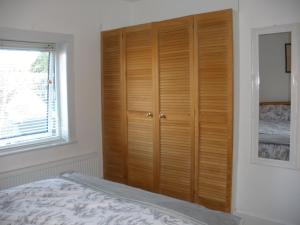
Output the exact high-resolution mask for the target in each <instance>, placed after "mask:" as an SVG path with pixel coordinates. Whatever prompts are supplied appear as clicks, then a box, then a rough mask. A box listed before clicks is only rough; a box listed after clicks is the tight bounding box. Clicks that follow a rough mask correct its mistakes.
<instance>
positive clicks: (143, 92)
mask: <svg viewBox="0 0 300 225" xmlns="http://www.w3.org/2000/svg"><path fill="white" fill-rule="evenodd" d="M124 46H125V73H126V82H127V122H128V123H127V126H128V127H127V129H128V133H127V135H128V154H127V166H128V169H127V170H128V171H127V172H128V184H129V185H131V186H135V187H139V188H143V189H146V190H150V191H152V190H153V182H154V181H153V179H154V178H153V176H154V175H153V173H154V171H153V170H154V168H153V123H154V121H153V84H152V82H153V78H152V72H153V71H152V30H151V26H150V25H142V26H137V27H131V28H128V29H126V30H125V31H124Z"/></svg>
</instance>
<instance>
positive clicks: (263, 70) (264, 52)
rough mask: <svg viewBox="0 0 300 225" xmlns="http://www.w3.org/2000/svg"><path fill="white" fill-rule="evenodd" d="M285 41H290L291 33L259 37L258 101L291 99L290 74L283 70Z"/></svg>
mask: <svg viewBox="0 0 300 225" xmlns="http://www.w3.org/2000/svg"><path fill="white" fill-rule="evenodd" d="M286 43H291V33H287V32H285V33H276V34H265V35H260V37H259V76H260V83H259V101H260V102H268V101H269V102H271V101H290V100H291V74H290V73H286V71H285V44H286Z"/></svg>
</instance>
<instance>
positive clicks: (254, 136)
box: [251, 23, 300, 169]
mask: <svg viewBox="0 0 300 225" xmlns="http://www.w3.org/2000/svg"><path fill="white" fill-rule="evenodd" d="M284 32H290V33H291V44H292V53H291V54H292V68H291V71H292V72H291V135H290V157H289V161H283V160H274V159H265V158H260V157H258V128H259V35H264V34H273V33H284ZM299 41H300V24H298V23H297V24H286V25H276V26H271V27H264V28H256V29H252V56H251V58H252V68H251V70H252V72H251V76H252V77H251V80H252V87H251V92H252V93H251V99H252V100H251V105H252V107H251V110H252V112H251V114H252V117H251V130H252V131H251V162H252V163H255V164H261V165H266V166H276V167H283V168H289V169H299V167H300V139H299V138H298V136H299V134H300V132H299V128H300V120H299V119H298V117H299V110H298V107H299V103H298V101H299V100H298V99H299V97H300V88H299V87H298V86H299V79H300V63H299V59H300V45H299Z"/></svg>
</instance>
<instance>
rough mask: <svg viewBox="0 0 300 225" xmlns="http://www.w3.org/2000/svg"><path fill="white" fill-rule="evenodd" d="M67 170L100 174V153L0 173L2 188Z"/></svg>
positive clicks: (55, 174)
mask: <svg viewBox="0 0 300 225" xmlns="http://www.w3.org/2000/svg"><path fill="white" fill-rule="evenodd" d="M66 171H76V172H79V173H82V174H87V175H91V176H99V157H98V154H97V153H90V154H86V155H83V156H78V157H73V158H69V159H65V160H60V161H56V162H50V163H47V164H43V165H38V166H32V167H29V168H25V169H19V170H15V171H10V172H6V173H2V174H0V190H1V189H5V188H9V187H13V186H17V185H21V184H26V183H30V182H33V181H37V180H42V179H47V178H53V177H57V176H58V175H59V174H60V173H63V172H66Z"/></svg>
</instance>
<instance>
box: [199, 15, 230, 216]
mask: <svg viewBox="0 0 300 225" xmlns="http://www.w3.org/2000/svg"><path fill="white" fill-rule="evenodd" d="M195 23H196V29H195V30H196V40H197V43H196V45H197V46H196V49H198V55H197V57H198V59H197V60H196V61H197V62H198V66H197V72H198V78H199V81H198V82H197V83H198V95H199V101H198V107H197V108H198V109H197V110H198V112H197V114H198V118H197V121H198V127H197V128H198V144H197V146H196V147H197V149H198V151H197V154H196V157H197V165H196V179H197V185H196V189H197V190H196V200H197V201H198V202H199V203H200V204H203V205H205V206H207V207H209V208H213V209H217V210H223V211H230V201H231V170H232V107H233V106H232V82H233V81H232V79H233V70H232V64H233V56H232V55H233V53H232V12H231V10H225V11H220V12H215V13H206V14H201V15H199V16H196V20H195Z"/></svg>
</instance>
